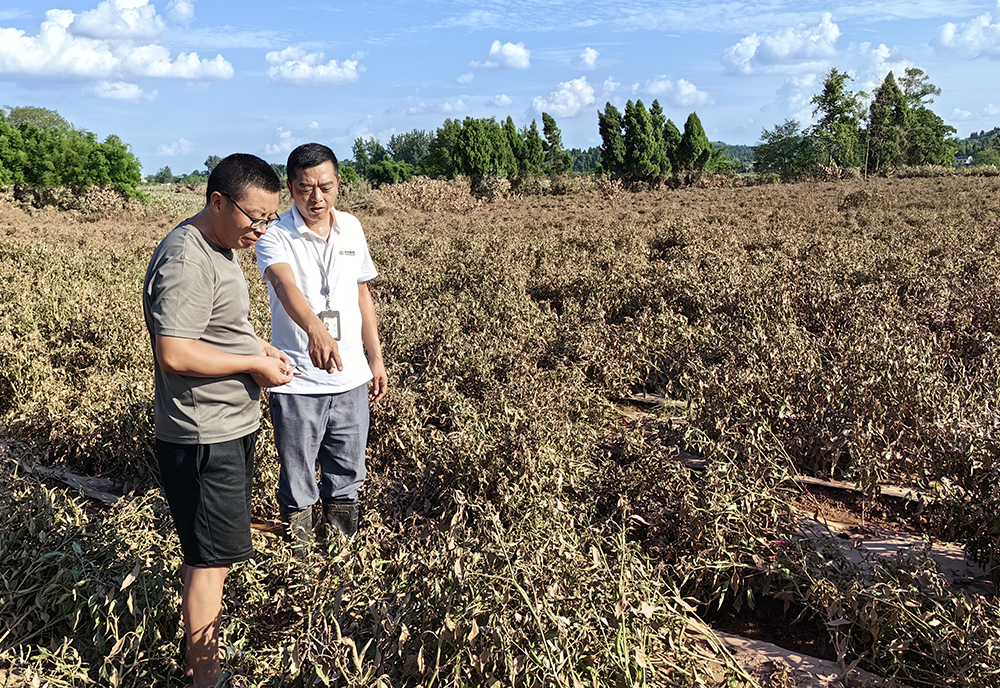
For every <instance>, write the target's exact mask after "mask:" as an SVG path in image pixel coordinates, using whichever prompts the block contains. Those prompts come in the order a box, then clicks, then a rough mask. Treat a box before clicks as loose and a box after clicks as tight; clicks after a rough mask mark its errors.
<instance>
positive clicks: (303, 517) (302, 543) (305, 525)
mask: <svg viewBox="0 0 1000 688" xmlns="http://www.w3.org/2000/svg"><path fill="white" fill-rule="evenodd" d="M281 525H282V526H283V527H284V531H285V533H284V534H285V542H289V543H291V545H292V547H295V548H298V549H299V550H300V554H305V552H307V551H308V550H309V543H310V542H311V541H312V530H313V528H312V509H301V510H299V511H291V512H288V513H284V512H283V513H282V514H281Z"/></svg>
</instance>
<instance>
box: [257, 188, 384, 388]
mask: <svg viewBox="0 0 1000 688" xmlns="http://www.w3.org/2000/svg"><path fill="white" fill-rule="evenodd" d="M334 218H335V221H336V224H335V225H334V227H333V229H331V230H330V238H329V241H326V240H324V239H323V238H322V237H320V236H319V235H318V234H316V233H314V232H313V231H312V230H310V229H309V228H308V227H307V226H306V224H305V222H303V220H302V216H301V215H300V214H299V211H298V209H296V208H295V207H294V206H292V209H291V210H290V211H289V212H287V213H285V214H284V215H282V217H281V221H280V222H278V223H277V224H276V225H275V226H274V227H272V228H270V229H269V230H268V231H267V234H265V235H264V236H263V237H261V238H260V239H259V240H258V241H257V245H256V247H255V249H256V252H257V267H258V268H259V269H260V274H261V277H264V281H265V282H266V283H267V293H268V296H269V297H270V300H271V343H272V344H274V346H276V347H278V348H279V349H281V350H282V351H284V352H285V353H287V354H288V356H289V357H290V358H291V359H292V360H293V361H295V363H297V364H298V365H300V366H302V368H304V369H305V371H306V374H305V375H297V376H296V377H295V379H293V380H292V381H291V382H289V383H288V384H287V385H282V386H281V387H275V388H274V389H272V390H271V392H272V393H273V394H337V393H340V392H346V391H348V390H350V389H354V388H355V387H358V386H359V385H362V384H364V383H366V382H368V381H369V380H371V379H372V372H371V369H370V368H369V367H368V359H367V358H366V357H365V351H364V344H363V343H362V341H361V309H360V308H359V306H358V284H359V283H361V282H368V281H369V280H372V279H374V278H375V277H377V276H378V272H377V271H376V270H375V265H374V263H373V262H372V257H371V254H370V253H369V252H368V242H367V240H366V239H365V233H364V230H363V229H362V228H361V223H360V222H359V221H358V219H357V218H356V217H354V216H353V215H351V214H350V213H345V212H341V211H339V210H334ZM278 263H287V264H288V265H289V266H291V268H292V273H293V274H294V275H295V283H296V285H297V286H298V288H299V289H300V290H301V291H302V293H303V295H304V296H305V298H306V301H307V302H308V303H309V307H310V308H312V309H313V312H314V313H317V314H319V313H322V312H324V311H333V312H336V313H338V314H339V316H340V340H339V341H338V342H337V345H338V348H339V350H340V359H341V361H342V362H343V364H344V369H343V370H342V371H334V372H333V373H328V372H326V371H325V370H321V369H319V368H316V367H315V366H314V365H313V364H312V361H311V360H310V359H309V338H308V337H307V336H306V333H305V330H303V329H302V328H301V327H299V326H298V325H297V324H295V321H294V320H292V319H291V317H290V316H289V315H288V313H286V312H285V308H284V306H282V305H281V302H280V301H279V300H278V297H277V295H276V294H275V293H274V287H272V286H271V284H270V282H267V278H266V277H265V276H264V271H265V270H267V268H269V267H270V266H272V265H275V264H278ZM324 273H325V274H326V279H324ZM327 287H329V301H328V300H327V295H326V290H327Z"/></svg>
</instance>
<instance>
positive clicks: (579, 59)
mask: <svg viewBox="0 0 1000 688" xmlns="http://www.w3.org/2000/svg"><path fill="white" fill-rule="evenodd" d="M600 55H601V54H600V53H599V52H597V51H596V50H594V49H593V48H587V49H586V50H584V51H583V52H582V53H580V54H579V55H577V56H576V59H574V60H573V66H574V67H576V68H577V69H596V68H597V58H598V57H600Z"/></svg>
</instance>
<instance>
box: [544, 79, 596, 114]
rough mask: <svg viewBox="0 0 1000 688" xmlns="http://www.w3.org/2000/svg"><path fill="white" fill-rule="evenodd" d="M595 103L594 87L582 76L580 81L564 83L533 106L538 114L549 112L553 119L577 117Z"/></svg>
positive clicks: (574, 80)
mask: <svg viewBox="0 0 1000 688" xmlns="http://www.w3.org/2000/svg"><path fill="white" fill-rule="evenodd" d="M594 102H595V99H594V87H593V86H591V85H590V84H588V83H587V77H585V76H581V77H580V78H579V79H573V80H572V81H564V82H563V83H561V84H559V87H558V88H557V89H556V90H555V91H553V92H552V93H550V94H549V95H548V96H546V97H544V98H543V97H541V96H539V97H537V98H535V99H534V100H533V101H532V102H531V106H532V108H533V109H535V110H537V111H538V112H547V113H549V114H550V115H552V116H553V117H575V116H576V115H578V114H580V111H581V110H582V109H583V108H585V107H587V106H589V105H593V104H594Z"/></svg>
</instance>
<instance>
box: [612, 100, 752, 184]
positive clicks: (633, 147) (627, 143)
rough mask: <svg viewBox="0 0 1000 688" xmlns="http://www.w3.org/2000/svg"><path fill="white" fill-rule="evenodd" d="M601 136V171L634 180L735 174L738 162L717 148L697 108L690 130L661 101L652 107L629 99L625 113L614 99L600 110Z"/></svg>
mask: <svg viewBox="0 0 1000 688" xmlns="http://www.w3.org/2000/svg"><path fill="white" fill-rule="evenodd" d="M597 120H598V127H599V130H600V134H601V142H602V143H601V167H600V172H602V173H603V174H607V175H609V176H611V177H616V178H618V179H621V180H622V181H624V182H626V183H629V184H636V183H641V184H646V185H649V186H659V185H660V184H663V183H666V182H671V183H673V184H675V185H676V184H679V183H685V182H687V183H690V182H691V181H693V180H694V179H696V178H697V177H698V176H700V175H701V174H702V173H703V172H733V171H734V170H735V164H734V162H733V160H732V159H731V158H729V157H728V156H727V155H726V154H725V152H724V149H723V148H716V147H715V146H714V145H713V144H712V142H711V141H709V140H708V136H707V135H706V134H705V129H704V127H703V126H702V124H701V120H700V119H699V118H698V114H697V113H695V112H692V113H691V114H690V115H688V118H687V120H686V121H685V122H684V133H681V131H680V130H679V129H678V128H677V125H676V124H674V123H673V121H672V120H670V119H667V118H666V116H664V114H663V108H662V107H661V106H660V103H659V101H656V100H654V101H653V103H652V104H651V105H650V107H649V109H648V110H647V109H646V106H645V105H643V103H642V101H641V100H636V101H635V102H634V103H633V102H632V101H631V100H630V101H628V102H627V103H625V112H624V113H622V112H619V110H618V108H616V107H615V106H614V105H612V104H611V103H607V104H606V105H605V106H604V112H598V113H597Z"/></svg>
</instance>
